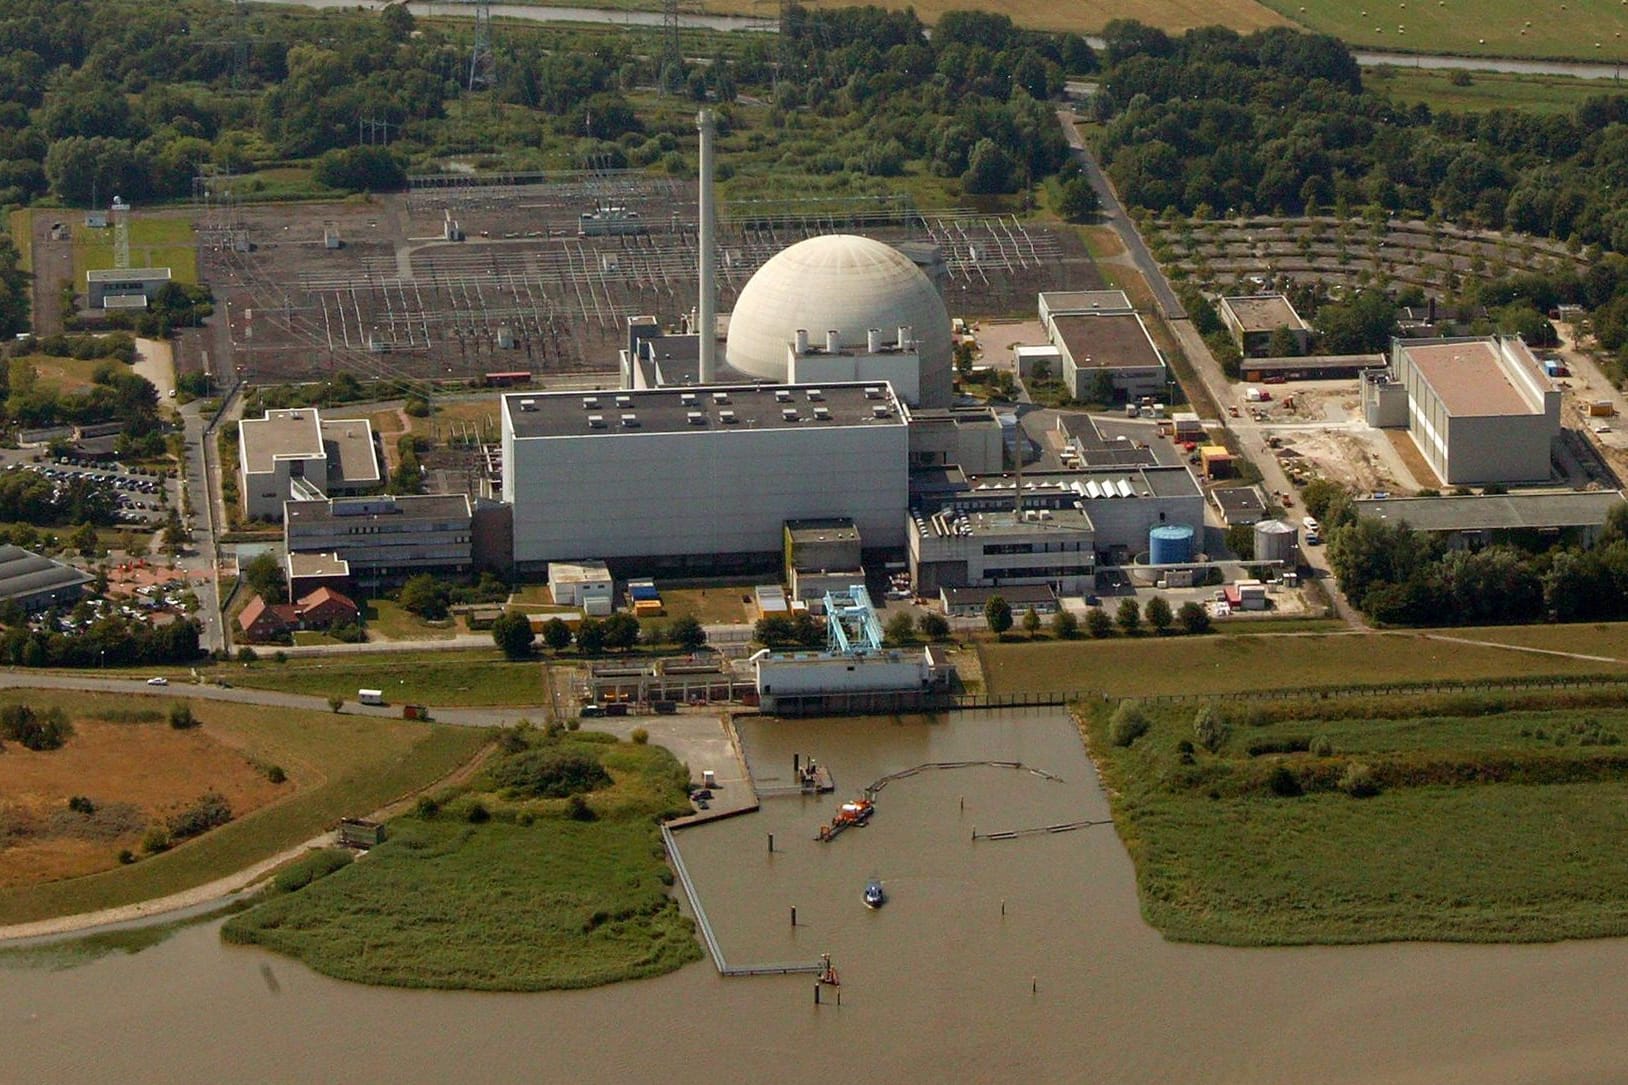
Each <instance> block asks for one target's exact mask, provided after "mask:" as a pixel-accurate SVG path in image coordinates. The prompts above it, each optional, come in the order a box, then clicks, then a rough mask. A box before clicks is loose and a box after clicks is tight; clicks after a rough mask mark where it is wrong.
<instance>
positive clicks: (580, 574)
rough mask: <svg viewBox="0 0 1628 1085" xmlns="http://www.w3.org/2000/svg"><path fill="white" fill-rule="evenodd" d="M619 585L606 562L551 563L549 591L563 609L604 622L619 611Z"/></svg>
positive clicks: (549, 566) (549, 564) (549, 565)
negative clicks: (578, 611)
mask: <svg viewBox="0 0 1628 1085" xmlns="http://www.w3.org/2000/svg"><path fill="white" fill-rule="evenodd" d="M615 586H616V584H615V581H614V580H613V579H612V577H611V573H610V569H609V567H607V566H606V565H605V563H604V562H602V561H551V562H549V563H548V590H549V591H550V592H551V593H552V594H553V596H554V602H555V603H556V604H557V605H559V606H565V607H581V608H582V612H583V613H584V614H588V615H592V616H593V617H597V618H602V617H604V616H605V615H607V614H609V613H611V611H613V610H614V609H615V608H616V595H615Z"/></svg>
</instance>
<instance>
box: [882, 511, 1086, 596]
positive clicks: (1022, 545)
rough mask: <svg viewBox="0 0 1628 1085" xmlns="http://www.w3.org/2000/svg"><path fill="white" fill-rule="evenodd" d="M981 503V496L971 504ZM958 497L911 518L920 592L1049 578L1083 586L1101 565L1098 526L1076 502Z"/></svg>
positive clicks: (913, 575) (914, 577)
mask: <svg viewBox="0 0 1628 1085" xmlns="http://www.w3.org/2000/svg"><path fill="white" fill-rule="evenodd" d="M974 504H976V503H974ZM966 505H967V503H966V502H958V503H957V504H954V505H950V506H948V507H946V508H941V509H938V510H936V511H933V512H922V513H916V514H914V515H913V516H911V518H910V529H911V530H910V543H909V554H910V580H911V583H912V584H913V585H915V589H916V594H918V595H932V594H935V593H937V592H938V591H940V590H941V589H943V588H959V587H1002V586H1005V585H1008V584H1044V585H1049V586H1050V588H1051V589H1052V590H1054V591H1058V592H1063V593H1078V592H1083V591H1086V590H1087V589H1088V588H1089V587H1090V586H1091V584H1092V577H1093V575H1094V574H1095V572H1096V543H1095V539H1096V532H1095V530H1094V528H1093V527H1092V524H1091V518H1090V517H1089V516H1087V515H1086V514H1085V512H1084V510H1083V509H1082V508H1081V507H1080V504H1079V502H1077V501H1076V502H1070V503H1068V504H1060V505H1058V506H1057V507H1055V508H1049V507H1043V506H1042V507H1035V508H1026V509H1022V510H1019V509H1015V508H1013V507H1012V505H1011V503H1010V501H1008V502H1007V503H1006V504H1005V506H1004V507H994V508H988V509H983V508H976V507H972V508H968V507H966Z"/></svg>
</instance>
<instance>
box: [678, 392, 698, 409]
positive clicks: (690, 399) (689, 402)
mask: <svg viewBox="0 0 1628 1085" xmlns="http://www.w3.org/2000/svg"><path fill="white" fill-rule="evenodd" d="M678 401H679V403H681V404H683V405H684V406H686V407H693V406H695V393H694V392H685V393H683V394H682V395H680V396H679V397H678Z"/></svg>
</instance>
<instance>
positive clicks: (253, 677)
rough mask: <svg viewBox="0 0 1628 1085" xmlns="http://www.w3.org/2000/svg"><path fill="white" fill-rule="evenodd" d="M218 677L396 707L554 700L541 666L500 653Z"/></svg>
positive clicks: (274, 668)
mask: <svg viewBox="0 0 1628 1085" xmlns="http://www.w3.org/2000/svg"><path fill="white" fill-rule="evenodd" d="M264 655H270V652H269V651H268V652H266V653H264ZM216 673H218V674H220V675H221V676H222V677H224V678H228V679H229V680H230V681H231V682H232V683H233V684H234V685H239V686H248V687H251V688H254V689H275V690H280V691H282V692H284V693H304V694H308V695H310V696H313V697H330V696H333V695H335V694H337V695H339V696H341V697H344V698H345V699H346V700H355V699H356V691H357V690H358V689H379V690H383V691H384V696H385V700H387V701H389V702H390V703H392V704H403V703H409V704H429V705H449V706H450V705H540V704H544V703H546V702H547V700H548V692H547V690H546V688H545V687H544V685H543V677H542V666H541V664H538V663H509V662H506V661H505V660H503V658H502V657H501V656H500V655H499V654H498V652H497V650H496V649H495V648H494V649H492V650H490V651H487V650H485V649H471V650H468V651H458V652H441V653H436V652H379V653H360V654H357V655H350V656H327V657H324V658H319V659H311V658H294V659H290V660H288V661H287V662H286V663H274V662H271V661H269V660H267V659H262V660H261V661H260V662H258V663H252V664H250V665H248V666H246V667H245V666H242V665H241V664H232V665H229V666H224V667H221V668H219V669H218V670H217V672H216Z"/></svg>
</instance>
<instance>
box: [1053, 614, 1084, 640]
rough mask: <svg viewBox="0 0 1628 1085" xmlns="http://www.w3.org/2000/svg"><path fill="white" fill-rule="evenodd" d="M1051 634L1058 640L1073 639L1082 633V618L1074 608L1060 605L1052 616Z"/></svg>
mask: <svg viewBox="0 0 1628 1085" xmlns="http://www.w3.org/2000/svg"><path fill="white" fill-rule="evenodd" d="M1051 635H1052V636H1054V637H1056V638H1057V639H1058V640H1073V639H1074V638H1075V637H1077V636H1079V635H1080V620H1079V619H1078V618H1076V617H1075V616H1074V612H1073V611H1072V610H1069V609H1068V608H1067V607H1063V606H1059V607H1058V608H1057V613H1056V614H1053V615H1052V617H1051Z"/></svg>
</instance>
